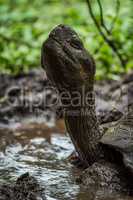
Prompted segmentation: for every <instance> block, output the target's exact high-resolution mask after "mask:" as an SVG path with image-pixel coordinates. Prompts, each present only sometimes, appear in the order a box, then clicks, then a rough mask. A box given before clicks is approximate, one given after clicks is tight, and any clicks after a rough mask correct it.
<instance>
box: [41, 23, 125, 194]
mask: <svg viewBox="0 0 133 200" xmlns="http://www.w3.org/2000/svg"><path fill="white" fill-rule="evenodd" d="M41 63H42V67H43V68H44V69H45V70H46V73H47V76H48V78H49V80H50V81H51V83H52V85H54V86H55V87H56V88H57V89H58V91H59V94H61V93H62V92H63V91H66V90H67V91H68V92H69V93H70V94H71V98H70V99H69V100H68V99H67V100H64V99H63V98H62V97H61V102H62V107H63V109H64V113H65V114H64V116H65V124H66V129H67V131H68V133H69V135H70V137H71V140H72V142H73V144H74V146H75V149H76V151H77V153H78V156H79V158H80V160H81V161H82V162H83V164H84V165H85V166H90V167H89V168H88V171H86V172H87V173H86V172H85V173H84V174H85V175H83V176H81V182H82V183H83V184H84V183H85V184H86V183H87V184H86V185H88V186H89V187H90V185H97V186H98V187H103V188H105V189H107V188H109V186H110V184H111V182H112V180H113V177H114V176H116V178H115V181H114V182H112V184H111V188H117V189H118V191H123V187H126V186H127V185H128V184H126V183H125V184H123V182H122V181H121V180H122V179H120V178H119V177H120V176H122V173H121V169H119V167H118V168H115V167H114V165H109V164H108V162H106V161H109V162H112V161H115V162H116V161H117V157H116V159H114V155H115V152H114V151H112V150H111V151H109V149H108V148H107V147H105V146H103V145H102V144H101V143H100V141H101V138H102V136H103V134H104V132H103V131H101V129H100V128H99V123H98V120H97V117H96V111H95V96H94V93H93V86H94V76H95V63H94V60H93V58H92V57H91V56H90V54H89V53H88V51H87V50H86V49H85V48H84V46H83V43H82V41H81V40H80V38H79V37H78V35H77V34H76V32H75V31H74V30H72V29H71V28H70V27H68V26H65V25H59V26H57V27H55V28H54V29H53V30H52V31H51V33H50V35H49V37H48V39H47V40H46V41H45V42H44V43H43V46H42V51H41ZM83 89H84V95H83V93H82V91H83ZM73 92H79V93H80V95H81V97H82V101H83V102H84V104H83V105H79V106H77V107H75V106H73V105H72V104H70V105H69V106H68V107H65V106H64V103H66V101H67V102H69V103H70V102H71V101H72V100H74V98H75V94H74V93H73ZM88 93H89V95H90V96H89V97H90V98H89V104H87V103H88V102H87V103H86V102H85V100H84V99H85V98H84V97H86V95H87V94H88ZM75 112H76V115H74V113H75ZM112 158H113V159H112ZM101 160H102V162H101ZM118 162H119V161H118ZM106 163H107V164H106ZM121 163H122V162H121V161H120V162H119V164H121ZM120 168H123V169H124V166H123V165H121V167H120ZM104 171H105V173H104ZM87 174H89V175H87ZM123 176H125V177H126V176H127V175H126V174H125V175H124V174H123ZM126 178H127V177H126ZM124 180H127V179H124ZM100 182H102V183H101V184H100Z"/></svg>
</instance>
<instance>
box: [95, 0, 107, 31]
mask: <svg viewBox="0 0 133 200" xmlns="http://www.w3.org/2000/svg"><path fill="white" fill-rule="evenodd" d="M97 3H98V5H99V10H100V22H101V26H102V27H103V28H104V30H105V31H106V33H107V34H108V35H110V30H109V29H108V28H107V26H106V24H105V22H104V18H103V8H102V4H101V1H100V0H97Z"/></svg>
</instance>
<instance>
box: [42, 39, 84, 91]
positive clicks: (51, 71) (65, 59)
mask: <svg viewBox="0 0 133 200" xmlns="http://www.w3.org/2000/svg"><path fill="white" fill-rule="evenodd" d="M43 48H44V49H43V51H44V54H42V57H43V56H44V58H42V60H44V65H45V66H46V72H47V76H48V78H49V79H50V80H51V81H52V82H53V83H54V85H57V86H58V87H59V85H60V88H76V87H79V86H81V83H82V79H81V77H80V69H81V64H80V62H79V61H78V59H77V58H76V57H75V56H74V55H73V53H72V51H71V48H69V45H67V44H66V43H65V42H64V43H61V42H60V41H59V40H58V39H57V38H56V37H53V36H52V37H49V38H48V40H47V41H46V42H45V44H44V46H43ZM46 61H47V62H46Z"/></svg>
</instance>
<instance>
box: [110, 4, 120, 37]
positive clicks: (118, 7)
mask: <svg viewBox="0 0 133 200" xmlns="http://www.w3.org/2000/svg"><path fill="white" fill-rule="evenodd" d="M119 10H120V1H119V0H116V12H115V13H116V15H115V17H114V19H113V21H112V24H111V27H110V32H111V33H112V30H113V28H114V25H115V22H116V20H117V18H118V15H119Z"/></svg>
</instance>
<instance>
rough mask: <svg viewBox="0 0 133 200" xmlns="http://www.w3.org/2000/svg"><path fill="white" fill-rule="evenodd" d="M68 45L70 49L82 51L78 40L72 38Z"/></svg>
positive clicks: (81, 45)
mask: <svg viewBox="0 0 133 200" xmlns="http://www.w3.org/2000/svg"><path fill="white" fill-rule="evenodd" d="M70 44H71V46H72V47H74V48H76V49H82V47H83V44H82V42H81V41H80V40H79V39H78V38H72V39H71V41H70Z"/></svg>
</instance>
